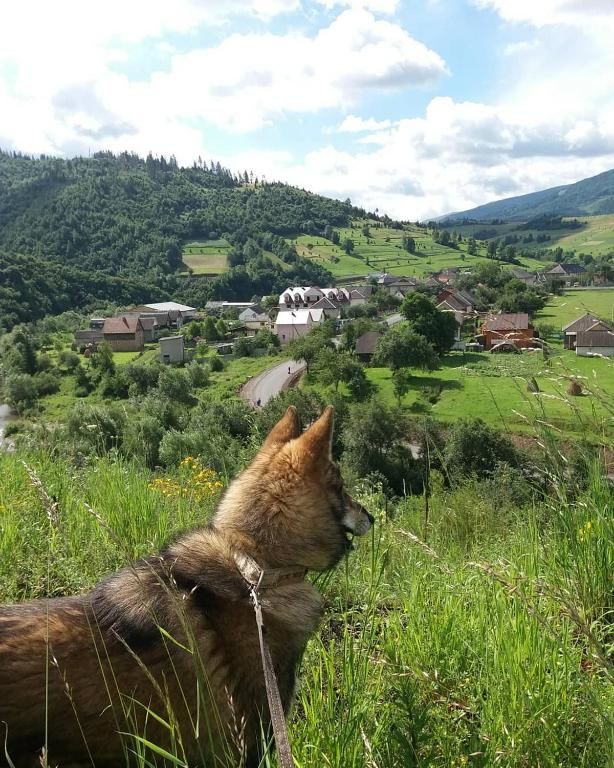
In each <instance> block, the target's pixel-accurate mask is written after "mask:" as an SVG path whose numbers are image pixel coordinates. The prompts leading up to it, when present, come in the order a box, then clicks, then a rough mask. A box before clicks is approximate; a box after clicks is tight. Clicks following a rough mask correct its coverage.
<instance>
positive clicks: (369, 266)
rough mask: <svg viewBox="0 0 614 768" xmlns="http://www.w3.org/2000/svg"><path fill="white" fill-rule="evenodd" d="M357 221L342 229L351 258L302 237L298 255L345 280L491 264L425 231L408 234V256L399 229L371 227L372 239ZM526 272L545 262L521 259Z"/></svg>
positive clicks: (324, 241)
mask: <svg viewBox="0 0 614 768" xmlns="http://www.w3.org/2000/svg"><path fill="white" fill-rule="evenodd" d="M363 223H364V222H360V221H357V222H355V226H354V227H351V228H341V229H339V234H340V236H341V242H343V241H344V240H345V239H346V238H350V239H351V240H353V241H354V252H353V253H352V255H348V254H346V253H345V252H344V251H343V248H342V247H341V246H340V245H334V244H333V243H332V242H331V241H330V240H327V239H326V238H324V237H318V236H313V235H300V236H298V237H296V238H294V239H292V240H290V242H292V243H293V244H294V245H295V246H296V249H297V251H298V253H299V255H301V256H304V257H305V258H308V259H311V260H313V261H315V262H317V263H318V264H320V265H321V266H323V267H326V269H328V270H330V271H331V272H332V274H333V275H334V276H335V278H338V279H341V280H342V279H344V278H348V277H353V276H363V275H367V274H369V273H370V272H390V273H392V274H394V275H404V276H413V277H424V276H425V275H427V274H429V273H431V272H438V271H439V270H441V269H444V268H446V267H466V268H471V267H472V266H476V265H478V264H483V263H485V262H487V261H488V260H487V259H486V258H485V249H482V251H483V253H482V254H481V255H477V256H470V255H469V254H468V253H467V251H466V244H464V243H463V244H461V247H460V249H459V250H456V249H454V248H448V247H446V246H443V245H439V244H438V243H436V242H435V241H434V240H433V239H432V237H431V236H430V235H429V234H428V232H427V231H426V230H423V229H417V228H413V229H411V230H409V231H408V232H407V234H410V235H411V236H412V237H413V238H414V240H415V241H416V252H415V253H414V254H411V253H408V252H407V251H405V250H404V249H403V247H402V238H403V235H404V234H405V233H404V232H402V231H400V230H398V229H388V228H385V227H381V228H379V227H375V226H372V227H371V230H370V236H369V237H368V238H367V237H366V236H365V235H363V233H362V224H363ZM520 262H521V263H522V266H524V267H525V268H526V269H529V270H531V269H533V270H535V269H543V268H544V266H545V264H544V262H541V261H537V260H536V259H531V258H520Z"/></svg>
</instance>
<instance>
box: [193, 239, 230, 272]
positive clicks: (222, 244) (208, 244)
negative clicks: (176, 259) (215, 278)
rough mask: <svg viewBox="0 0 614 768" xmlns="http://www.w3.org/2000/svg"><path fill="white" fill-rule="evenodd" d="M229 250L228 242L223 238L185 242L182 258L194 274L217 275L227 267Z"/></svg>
mask: <svg viewBox="0 0 614 768" xmlns="http://www.w3.org/2000/svg"><path fill="white" fill-rule="evenodd" d="M229 250H230V243H229V242H228V241H227V240H223V239H220V240H205V241H203V242H193V243H186V245H184V247H183V255H182V259H183V263H184V264H185V265H186V267H189V268H190V269H191V270H192V271H193V272H194V274H195V275H219V274H221V273H222V272H224V271H225V270H226V269H227V268H228V264H227V255H228V251H229Z"/></svg>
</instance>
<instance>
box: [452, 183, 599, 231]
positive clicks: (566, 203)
mask: <svg viewBox="0 0 614 768" xmlns="http://www.w3.org/2000/svg"><path fill="white" fill-rule="evenodd" d="M600 213H614V170H611V171H605V173H600V174H598V175H597V176H592V177H591V178H589V179H582V181H577V182H576V183H575V184H567V185H565V186H562V187H552V188H551V189H544V190H542V191H541V192H532V193H530V194H528V195H519V196H518V197H508V198H506V199H505V200H496V201H495V202H493V203H486V205H479V206H478V207H477V208H471V209H470V210H468V211H460V212H458V213H450V214H448V215H446V216H442V217H441V218H440V219H439V221H458V220H460V219H472V220H475V221H492V220H493V219H502V220H504V221H527V220H529V219H534V218H537V217H539V216H550V215H553V216H596V215H597V214H600Z"/></svg>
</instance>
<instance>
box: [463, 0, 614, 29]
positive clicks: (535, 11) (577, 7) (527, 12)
mask: <svg viewBox="0 0 614 768" xmlns="http://www.w3.org/2000/svg"><path fill="white" fill-rule="evenodd" d="M472 2H473V4H474V5H476V6H477V7H478V8H490V9H492V10H495V11H497V13H499V14H500V16H501V17H502V18H503V19H505V21H509V22H515V23H522V22H525V23H527V24H532V25H534V26H536V27H542V26H545V25H549V24H570V25H574V26H586V25H589V24H593V23H595V21H599V22H600V23H602V22H603V21H604V20H606V21H610V22H612V21H614V8H613V7H612V2H611V0H472Z"/></svg>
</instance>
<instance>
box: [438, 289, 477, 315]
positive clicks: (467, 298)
mask: <svg viewBox="0 0 614 768" xmlns="http://www.w3.org/2000/svg"><path fill="white" fill-rule="evenodd" d="M474 306H475V299H474V298H473V296H471V294H469V293H467V291H461V290H456V289H453V288H444V289H443V290H442V291H440V292H439V293H438V294H437V309H448V310H451V311H452V312H463V313H465V314H468V313H471V312H473V310H474Z"/></svg>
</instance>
